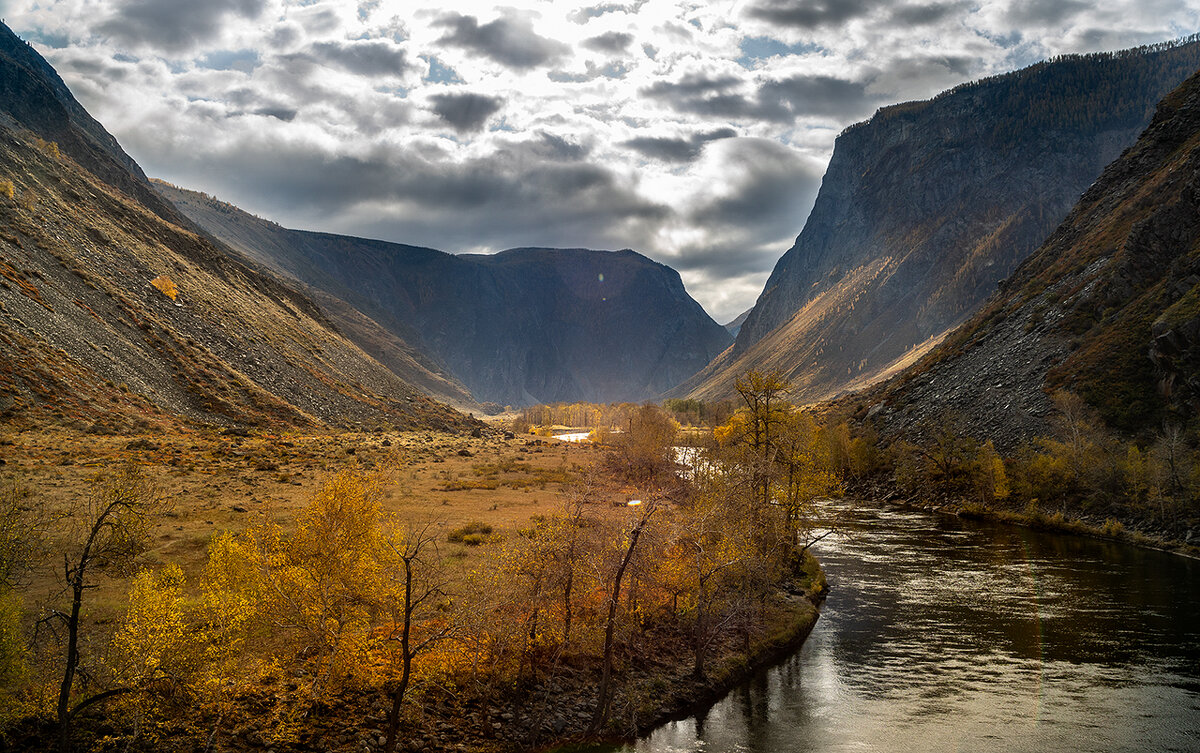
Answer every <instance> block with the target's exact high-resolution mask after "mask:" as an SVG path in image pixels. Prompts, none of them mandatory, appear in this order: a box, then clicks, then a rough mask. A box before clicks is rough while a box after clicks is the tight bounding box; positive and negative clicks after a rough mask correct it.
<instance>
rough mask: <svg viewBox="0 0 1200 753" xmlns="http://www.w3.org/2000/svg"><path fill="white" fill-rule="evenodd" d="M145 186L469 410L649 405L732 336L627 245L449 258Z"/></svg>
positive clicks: (661, 267) (669, 275)
mask: <svg viewBox="0 0 1200 753" xmlns="http://www.w3.org/2000/svg"><path fill="white" fill-rule="evenodd" d="M159 188H160V190H162V191H163V192H164V195H165V196H166V197H167V198H168V199H169V200H171V201H172V202H174V203H175V205H176V206H177V207H178V208H179V209H180V211H182V212H183V213H184V214H187V215H188V216H189V217H190V218H191V219H192V220H193V221H194V222H196V223H197V224H198V225H200V226H202V227H204V228H205V229H206V230H207V231H208V232H210V233H212V234H213V235H214V236H216V237H218V238H220V239H221V240H222V241H224V242H226V243H228V244H229V245H231V246H233V247H235V248H237V249H239V250H240V251H241V252H242V253H243V254H245V255H246V256H247V257H249V258H252V259H254V260H255V261H258V262H260V263H262V264H264V265H266V266H267V267H269V268H271V269H272V270H274V271H275V272H277V273H280V274H284V275H287V276H289V277H292V278H294V279H297V280H299V281H300V282H302V283H304V284H305V285H310V286H313V287H317V288H320V289H322V290H324V291H325V292H327V293H329V294H331V295H334V296H337V297H338V298H341V299H343V300H345V301H347V302H348V303H349V304H351V305H353V306H354V307H356V308H358V309H359V310H360V311H363V312H364V313H365V314H366V315H367V316H369V317H371V318H372V319H374V320H375V321H377V322H379V324H380V325H381V326H383V327H384V328H385V329H387V330H388V331H391V332H394V333H396V334H397V335H398V336H400V337H402V338H403V339H404V340H405V341H407V342H409V343H411V344H413V345H414V346H415V347H416V348H417V349H419V350H421V351H422V352H423V353H425V354H426V355H427V356H428V357H429V358H430V359H431V360H432V361H433V362H435V363H438V364H441V365H443V366H444V367H445V368H446V370H447V371H448V372H449V373H450V374H453V375H454V376H455V377H456V378H457V379H459V380H461V381H462V383H463V384H465V385H466V386H467V387H468V388H469V389H470V391H471V393H472V394H473V395H474V397H475V398H476V399H477V400H479V401H481V402H496V403H500V404H510V405H529V404H533V403H540V402H546V403H552V402H575V401H580V400H586V401H590V402H614V401H617V402H619V401H639V400H649V399H656V398H657V397H658V396H659V394H660V393H661V392H663V391H665V390H666V389H668V388H670V387H672V386H673V385H675V384H677V383H678V382H679V381H682V380H683V379H685V378H687V377H688V376H690V375H691V374H692V373H694V372H695V371H698V370H699V369H700V368H702V367H703V366H704V365H705V364H707V363H708V362H709V361H710V360H711V359H712V358H713V357H714V356H715V355H717V354H718V353H719V352H720V351H721V350H723V349H724V348H725V347H726V346H727V345H728V344H729V343H730V342H731V341H732V338H731V337H730V336H729V334H728V333H727V332H726V331H725V330H724V329H722V328H721V326H720V325H718V324H717V323H716V322H714V321H712V319H711V317H709V316H708V314H707V313H705V312H704V310H703V308H702V307H701V306H700V304H698V303H696V301H695V300H693V299H692V298H691V296H689V295H688V294H687V291H686V289H685V288H684V286H683V282H682V279H681V278H680V277H679V273H678V272H677V271H675V270H674V269H672V268H670V267H669V266H667V265H665V264H661V263H659V262H655V261H653V260H651V259H648V258H647V257H645V256H643V255H641V254H638V253H637V252H635V251H632V250H630V249H623V250H620V251H597V250H593V249H581V248H574V249H549V248H539V247H525V248H514V249H507V250H505V251H502V252H499V253H497V254H461V255H454V254H448V253H445V252H442V251H437V250H435V249H430V248H424V247H419V246H409V245H405V244H399V243H391V242H388V241H381V240H373V239H364V238H355V237H352V236H342V235H335V234H331V233H319V232H313V231H302V230H289V229H286V228H282V227H280V226H279V225H277V224H275V223H271V222H270V221H266V220H261V219H258V218H254V217H253V216H252V215H249V214H247V213H245V212H243V211H242V210H239V209H237V208H236V207H233V205H231V204H228V203H226V202H221V201H219V200H216V199H214V198H212V197H207V196H205V195H204V194H200V193H197V192H191V191H187V190H186V189H181V188H178V187H174V186H170V185H169V184H160V185H159Z"/></svg>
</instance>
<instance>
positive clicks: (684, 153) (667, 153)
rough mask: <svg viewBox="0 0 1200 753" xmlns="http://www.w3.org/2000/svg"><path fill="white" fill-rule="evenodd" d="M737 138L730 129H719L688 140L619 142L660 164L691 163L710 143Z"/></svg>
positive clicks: (665, 138) (657, 138) (643, 138)
mask: <svg viewBox="0 0 1200 753" xmlns="http://www.w3.org/2000/svg"><path fill="white" fill-rule="evenodd" d="M734 136H737V131H735V130H733V129H732V128H721V129H718V130H716V131H709V132H707V133H695V134H692V135H691V136H690V137H689V138H686V139H683V138H677V137H669V136H637V137H635V138H632V139H629V140H627V141H623V142H621V145H622V146H627V147H629V148H630V149H633V150H634V151H635V152H637V153H638V154H641V155H642V156H644V157H649V158H650V159H656V160H660V161H662V162H691V161H693V160H695V159H696V158H697V157H699V156H700V150H702V149H703V148H704V145H705V144H707V143H708V142H710V141H716V140H718V139H728V138H733V137H734Z"/></svg>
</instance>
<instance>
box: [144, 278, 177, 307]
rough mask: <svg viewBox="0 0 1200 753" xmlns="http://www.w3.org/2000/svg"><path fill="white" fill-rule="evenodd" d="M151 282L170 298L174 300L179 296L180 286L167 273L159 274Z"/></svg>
mask: <svg viewBox="0 0 1200 753" xmlns="http://www.w3.org/2000/svg"><path fill="white" fill-rule="evenodd" d="M150 284H151V285H153V286H154V287H156V288H158V292H160V293H162V294H163V295H165V296H166V297H167V298H170V299H171V300H172V301H173V300H175V299H176V298H177V297H178V296H179V288H178V286H176V285H175V283H174V282H172V281H171V278H170V277H167V276H166V275H159V276H158V277H155V278H154V279H153V280H151V281H150Z"/></svg>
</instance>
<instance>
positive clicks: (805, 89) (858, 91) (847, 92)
mask: <svg viewBox="0 0 1200 753" xmlns="http://www.w3.org/2000/svg"><path fill="white" fill-rule="evenodd" d="M758 98H759V102H760V105H761V106H762V107H763V108H765V109H766V110H767V111H770V109H771V108H773V107H774V106H776V105H779V106H780V107H782V108H783V109H784V110H785V111H786V112H787V114H788V116H790V117H795V116H798V115H835V116H839V117H849V116H854V115H859V114H862V113H863V112H864V110H867V111H869V110H871V109H873V108H874V104H875V103H876V102H877V99H876V98H875V97H872V96H870V95H868V94H867V84H866V82H862V81H847V80H845V79H840V78H834V77H832V76H792V77H791V78H786V79H783V80H781V81H768V82H767V83H765V84H763V86H762V87H761V88H760V89H759V91H758ZM785 119H786V118H785Z"/></svg>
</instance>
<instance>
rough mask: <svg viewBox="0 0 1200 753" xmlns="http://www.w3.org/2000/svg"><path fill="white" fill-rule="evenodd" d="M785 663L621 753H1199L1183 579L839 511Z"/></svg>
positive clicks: (1137, 563) (1045, 545)
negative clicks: (824, 597) (815, 600)
mask: <svg viewBox="0 0 1200 753" xmlns="http://www.w3.org/2000/svg"><path fill="white" fill-rule="evenodd" d="M849 517H850V523H849V524H848V525H847V526H846V529H845V531H844V532H842V533H839V534H837V535H836V536H834V537H830V538H829V539H826V540H825V541H823V542H821V544H820V545H819V548H820V556H821V557H822V561H823V563H824V565H825V569H826V572H827V574H828V577H829V581H830V585H831V586H832V588H833V592H832V594H831V595H830V598H829V601H828V602H827V604H826V606H825V608H824V609H823V611H822V617H821V620H820V622H819V623H818V625H817V628H816V629H815V630H814V631H813V634H812V635H811V636H810V638H809V640H808V642H807V643H806V644H805V646H804V648H803V649H802V650H801V651H800V652H799V654H798V655H796V656H794V657H792V658H791V659H790V660H789V661H787V662H786V663H785V664H783V665H781V666H779V667H776V668H773V669H771V670H769V671H766V672H763V673H761V674H760V675H759V676H758V677H756V678H755V679H754V681H753V682H751V683H749V684H747V685H746V686H744V687H742V688H739V689H738V690H737V691H735V692H734V693H732V694H731V695H730V696H729V697H727V698H726V699H724V700H723V701H722V702H720V703H718V704H717V705H716V706H714V707H713V708H712V709H710V710H709V711H708V712H707V713H706V714H704V715H703V716H700V717H696V718H692V719H688V720H684V721H681V722H677V723H674V724H670V725H667V726H666V727H664V728H662V729H660V730H658V731H657V732H655V733H654V734H652V735H651V736H650V737H649V738H647V739H644V740H640V741H638V742H637V743H636V744H634V745H632V746H629V747H628V748H626V749H625V750H626V751H644V752H654V753H667V752H668V751H671V752H674V751H711V752H713V753H717V752H724V751H761V752H763V753H767V752H774V751H808V750H820V751H908V750H911V751H982V750H1004V751H1043V750H1067V751H1085V750H1086V751H1147V750H1154V751H1196V750H1200V563H1198V562H1196V561H1194V560H1187V559H1182V558H1179V557H1173V556H1170V555H1165V554H1162V553H1159V552H1152V551H1146V550H1141V549H1137V548H1134V547H1128V546H1122V545H1117V544H1112V543H1107V542H1098V541H1093V540H1090V539H1084V538H1077V537H1065V536H1054V535H1048V534H1043V533H1037V532H1033V531H1027V530H1023V529H1017V528H1008V527H1003V526H994V525H990V524H982V523H973V522H969V521H960V520H958V519H955V518H947V517H942V516H935V515H931V514H925V513H920V512H910V511H901V510H895V509H890V508H874V507H865V508H855V509H853V510H852V511H851V512H850V516H849Z"/></svg>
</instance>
